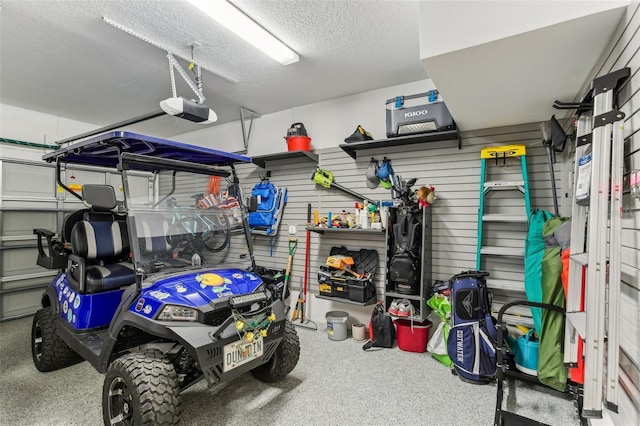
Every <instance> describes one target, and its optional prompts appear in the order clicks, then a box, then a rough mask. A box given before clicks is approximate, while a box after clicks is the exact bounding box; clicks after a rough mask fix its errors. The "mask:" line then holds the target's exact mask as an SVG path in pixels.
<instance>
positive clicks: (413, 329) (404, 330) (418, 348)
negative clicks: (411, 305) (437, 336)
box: [393, 319, 431, 352]
mask: <svg viewBox="0 0 640 426" xmlns="http://www.w3.org/2000/svg"><path fill="white" fill-rule="evenodd" d="M393 322H394V324H395V325H396V338H397V339H398V348H400V349H401V350H403V351H407V352H426V351H427V342H428V341H429V329H430V328H431V321H429V320H425V321H413V324H411V320H408V319H396V320H394V321H393Z"/></svg>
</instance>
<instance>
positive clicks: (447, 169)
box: [185, 123, 561, 322]
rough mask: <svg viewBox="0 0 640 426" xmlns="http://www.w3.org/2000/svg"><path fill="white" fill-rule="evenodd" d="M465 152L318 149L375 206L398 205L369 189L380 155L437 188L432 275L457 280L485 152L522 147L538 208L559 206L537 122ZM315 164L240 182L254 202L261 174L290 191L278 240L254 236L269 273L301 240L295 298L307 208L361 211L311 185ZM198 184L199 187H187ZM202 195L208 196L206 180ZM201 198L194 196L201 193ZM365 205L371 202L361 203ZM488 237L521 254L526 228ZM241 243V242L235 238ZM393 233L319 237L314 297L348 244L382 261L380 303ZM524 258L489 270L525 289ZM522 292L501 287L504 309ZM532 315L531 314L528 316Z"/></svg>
mask: <svg viewBox="0 0 640 426" xmlns="http://www.w3.org/2000/svg"><path fill="white" fill-rule="evenodd" d="M462 136H463V140H462V149H460V150H459V149H458V148H457V143H456V142H455V141H442V142H432V143H422V144H415V145H405V146H393V144H392V143H390V144H389V147H385V148H376V149H370V150H360V151H358V153H357V159H355V160H354V159H352V158H351V157H350V156H349V155H347V154H346V153H345V152H344V151H343V150H342V149H340V148H338V147H336V148H327V149H323V150H319V151H317V152H316V154H318V155H319V162H318V165H319V166H320V167H321V168H323V169H326V170H329V171H331V172H332V173H333V174H334V178H335V182H336V183H338V184H340V185H342V186H345V187H347V188H350V189H352V190H353V191H356V192H358V193H360V194H362V195H363V196H365V197H368V198H371V199H375V200H391V192H390V190H386V189H384V188H382V186H379V187H378V188H376V189H369V188H368V187H367V186H366V182H365V173H366V170H367V167H368V165H369V160H370V159H371V158H372V157H373V158H376V159H377V160H379V161H382V160H383V158H384V157H385V156H386V157H387V158H389V159H390V160H391V163H392V167H393V169H394V171H395V173H396V174H399V175H400V176H402V178H404V179H410V178H414V177H415V178H417V179H418V180H417V182H416V185H415V188H419V187H420V186H422V185H428V186H434V187H435V188H436V194H437V196H438V200H437V202H436V203H435V205H434V207H433V236H432V238H433V253H432V257H433V261H432V264H433V276H432V279H440V280H446V279H448V278H450V277H451V276H452V275H454V274H456V273H458V272H460V271H463V270H467V269H474V268H475V253H476V241H477V209H478V200H479V195H480V191H479V178H480V150H481V148H483V147H485V146H494V145H506V144H513V143H520V144H525V145H526V146H527V165H528V169H529V182H530V196H531V204H532V207H534V208H539V209H546V210H552V208H553V202H552V198H551V189H550V180H549V177H550V173H549V166H548V162H547V156H546V151H545V150H544V148H543V147H542V143H541V135H540V130H539V125H538V124H537V123H533V124H526V125H518V126H509V127H501V128H495V129H485V130H478V131H473V132H467V133H463V135H462ZM516 164H517V165H515V166H514V165H507V166H506V167H491V166H490V167H489V169H490V170H491V171H492V175H491V176H495V175H494V174H493V173H494V172H495V171H496V170H497V172H498V174H501V173H506V174H507V177H505V178H502V179H514V178H519V177H520V170H521V169H520V166H519V163H516ZM315 166H316V164H315V163H314V162H312V161H310V160H309V159H308V158H306V157H300V158H293V159H287V160H276V161H268V162H267V164H266V167H265V168H264V169H262V168H260V167H257V166H255V165H253V164H251V165H239V166H238V174H239V176H240V181H241V185H242V188H243V192H244V194H245V196H247V195H249V194H250V192H251V188H252V187H253V185H254V184H255V183H257V182H259V180H260V174H261V173H265V172H266V171H270V172H271V181H272V182H273V183H274V184H276V185H277V186H280V187H286V188H287V190H288V203H287V205H286V206H285V208H284V211H283V215H282V222H281V226H280V229H279V232H278V234H277V235H276V236H275V237H267V236H263V235H254V236H253V238H252V241H253V245H254V250H255V256H256V260H257V263H258V264H259V265H262V266H267V267H273V268H284V267H285V266H286V264H287V258H288V253H289V250H288V248H289V239H290V238H296V239H297V241H298V245H297V249H296V251H295V254H294V260H293V268H292V273H291V282H290V283H291V287H292V289H293V293H294V296H297V289H298V288H299V286H300V284H301V282H302V281H303V276H304V269H305V262H304V260H305V250H306V232H305V230H304V225H305V223H306V214H307V213H306V212H307V203H310V204H311V205H312V210H318V211H319V214H320V216H325V215H326V214H327V212H328V211H331V212H332V213H333V214H336V213H339V212H341V211H342V210H347V211H349V212H353V204H354V202H355V201H356V199H355V198H354V197H352V196H350V195H348V194H345V193H343V192H341V191H339V190H336V189H325V188H322V187H320V186H318V185H316V184H315V183H313V182H312V180H311V175H312V173H313V171H314V168H315ZM560 176H561V167H560V164H558V166H557V169H556V179H557V181H558V186H559V187H560V186H561V181H560ZM185 184H186V185H191V186H193V185H194V182H193V181H190V182H187V183H185ZM200 186H201V187H202V188H199V189H198V191H202V190H204V189H205V188H206V182H204V181H203V182H201V183H200ZM198 191H193V192H198ZM490 197H491V198H492V199H491V200H489V201H487V206H488V207H489V208H490V209H491V212H494V213H516V214H522V213H523V211H524V201H523V197H522V195H520V193H519V192H517V191H509V192H508V193H507V192H505V191H500V192H497V193H495V194H491V195H490ZM360 201H362V200H360ZM290 226H295V227H296V233H295V234H293V235H291V234H289V228H290ZM500 228H504V226H501V225H498V226H497V227H495V228H494V229H490V231H487V232H485V235H486V236H487V240H486V244H493V245H500V246H505V247H520V248H521V247H522V240H523V238H524V235H525V232H526V228H525V227H524V226H521V228H519V229H518V228H516V233H515V234H514V233H513V232H512V231H508V230H504V229H500ZM234 238H241V236H240V235H235V236H234ZM385 244H386V243H385V235H384V233H380V234H347V233H345V234H339V233H332V234H324V235H320V234H316V233H313V232H311V233H310V244H309V281H308V283H309V291H310V292H311V293H317V289H318V282H317V271H318V268H319V266H320V265H321V264H323V263H324V260H325V259H326V256H328V254H329V250H330V249H331V247H333V246H341V245H343V246H345V247H346V248H347V249H349V250H359V249H360V248H369V249H375V250H377V251H378V253H379V265H378V275H377V279H376V287H377V290H378V291H377V293H378V296H379V298H382V295H383V294H384V293H383V289H384V274H385V270H386V259H385ZM232 249H233V250H232V254H231V255H230V260H231V259H236V258H237V257H238V256H239V255H240V254H242V253H246V244H243V243H242V242H241V241H239V242H238V243H234V245H233V247H232ZM522 264H523V261H522V257H515V258H514V257H506V256H496V257H492V258H488V261H487V263H486V264H484V265H483V268H484V269H486V270H488V271H489V272H490V273H491V276H492V277H494V278H497V279H507V280H516V281H518V280H519V281H522V279H523V266H522ZM523 296H524V293H523V292H519V291H516V292H513V291H506V292H505V291H500V290H498V289H495V297H496V298H495V300H496V302H498V303H496V309H497V307H499V306H500V304H501V303H502V302H504V301H505V300H507V299H508V300H512V299H521V298H523ZM307 303H308V305H307V306H308V308H309V311H310V314H311V317H312V319H314V320H315V321H318V322H321V321H322V320H323V316H324V314H325V313H326V312H328V311H330V310H336V309H338V310H347V311H349V313H350V314H351V315H352V316H354V317H355V318H361V319H362V320H365V319H366V318H367V316H368V315H369V314H370V307H364V308H361V307H358V306H354V305H345V304H342V303H340V302H339V301H335V302H333V301H325V300H320V299H315V297H313V296H311V295H310V296H309V297H308V301H307ZM524 313H525V314H526V310H525V311H524Z"/></svg>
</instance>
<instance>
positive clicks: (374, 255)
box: [318, 246, 378, 303]
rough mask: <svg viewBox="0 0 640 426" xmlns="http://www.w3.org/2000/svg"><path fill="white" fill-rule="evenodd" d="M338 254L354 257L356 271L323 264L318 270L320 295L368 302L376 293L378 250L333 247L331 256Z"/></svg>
mask: <svg viewBox="0 0 640 426" xmlns="http://www.w3.org/2000/svg"><path fill="white" fill-rule="evenodd" d="M336 255H343V256H348V257H351V258H353V261H354V262H353V263H354V264H353V269H352V270H353V271H354V273H351V272H348V271H341V270H336V269H334V268H331V267H329V266H326V265H321V266H320V268H319V270H318V284H319V291H320V295H322V296H330V297H337V298H342V299H348V300H352V301H355V302H360V303H365V302H367V301H368V300H369V299H371V298H372V297H373V296H374V295H375V294H376V291H375V282H374V278H375V274H376V270H377V269H378V252H377V251H375V250H367V249H361V250H359V251H351V250H348V249H347V248H345V247H344V246H341V247H332V248H331V251H330V252H329V256H336ZM357 275H359V276H357Z"/></svg>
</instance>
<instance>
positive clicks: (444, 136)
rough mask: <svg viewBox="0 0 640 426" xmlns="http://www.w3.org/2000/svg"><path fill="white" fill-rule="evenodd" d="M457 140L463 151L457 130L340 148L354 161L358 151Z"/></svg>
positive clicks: (348, 145) (361, 143)
mask: <svg viewBox="0 0 640 426" xmlns="http://www.w3.org/2000/svg"><path fill="white" fill-rule="evenodd" d="M448 140H457V141H458V149H462V138H461V137H460V133H459V132H458V131H457V130H447V131H445V132H431V133H421V134H419V135H408V136H398V137H397V138H388V139H376V140H373V141H364V142H354V143H343V144H340V148H342V150H343V151H344V152H346V153H347V154H349V155H350V156H351V158H353V159H354V160H355V159H356V158H357V157H358V150H361V149H373V148H385V147H391V146H400V145H412V144H417V143H427V142H437V141H448Z"/></svg>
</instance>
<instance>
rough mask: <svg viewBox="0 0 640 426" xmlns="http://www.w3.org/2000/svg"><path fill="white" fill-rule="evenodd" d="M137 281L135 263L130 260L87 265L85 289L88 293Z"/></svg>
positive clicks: (111, 288)
mask: <svg viewBox="0 0 640 426" xmlns="http://www.w3.org/2000/svg"><path fill="white" fill-rule="evenodd" d="M135 281H136V276H135V272H134V271H133V265H132V264H131V263H128V262H120V263H111V264H108V265H90V266H87V273H86V275H85V290H86V292H87V293H98V292H101V291H106V290H113V289H116V288H119V287H122V286H125V285H129V284H133V283H135Z"/></svg>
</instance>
